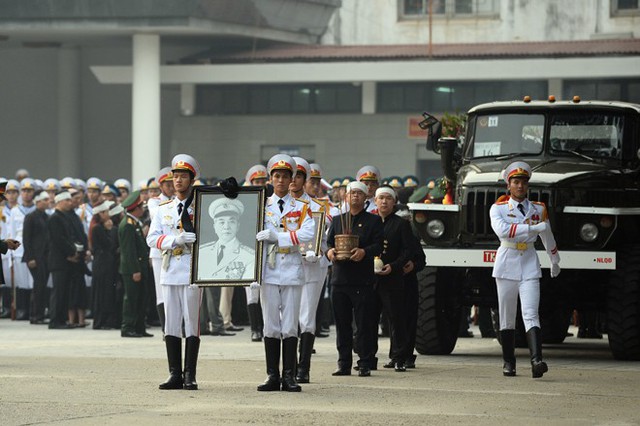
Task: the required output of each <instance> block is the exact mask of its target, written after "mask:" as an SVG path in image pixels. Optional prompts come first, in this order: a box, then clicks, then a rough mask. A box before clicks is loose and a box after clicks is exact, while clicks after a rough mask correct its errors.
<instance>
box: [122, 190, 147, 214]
mask: <svg viewBox="0 0 640 426" xmlns="http://www.w3.org/2000/svg"><path fill="white" fill-rule="evenodd" d="M140 204H142V198H140V190H137V191H133V192H132V193H131V194H129V196H128V197H127V198H125V199H124V201H123V202H122V207H124V208H125V209H126V210H127V211H128V212H130V211H133V210H134V209H135V208H136V207H138V206H139V205H140Z"/></svg>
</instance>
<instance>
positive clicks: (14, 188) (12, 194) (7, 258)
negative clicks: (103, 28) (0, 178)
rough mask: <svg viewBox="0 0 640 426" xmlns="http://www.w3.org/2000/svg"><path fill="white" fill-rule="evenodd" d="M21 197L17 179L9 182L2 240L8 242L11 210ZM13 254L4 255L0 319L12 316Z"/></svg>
mask: <svg viewBox="0 0 640 426" xmlns="http://www.w3.org/2000/svg"><path fill="white" fill-rule="evenodd" d="M19 196H20V182H18V181H17V180H15V179H9V180H7V184H6V187H5V198H6V201H5V203H4V206H2V207H1V209H2V210H1V211H0V239H2V240H7V239H10V237H9V221H10V220H11V209H12V208H13V207H14V206H16V205H17V203H18V197H19ZM11 258H12V254H11V252H7V253H5V254H3V255H2V273H3V275H4V279H5V284H6V286H4V287H0V295H1V297H2V312H0V318H8V317H9V316H10V315H11V309H10V306H11V297H12V291H11V278H12V275H11Z"/></svg>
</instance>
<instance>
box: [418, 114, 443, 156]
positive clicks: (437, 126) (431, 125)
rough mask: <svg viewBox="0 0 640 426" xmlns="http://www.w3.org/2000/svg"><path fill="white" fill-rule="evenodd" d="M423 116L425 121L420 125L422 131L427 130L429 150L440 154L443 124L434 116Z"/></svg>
mask: <svg viewBox="0 0 640 426" xmlns="http://www.w3.org/2000/svg"><path fill="white" fill-rule="evenodd" d="M422 116H423V117H424V120H422V121H421V122H420V123H418V126H420V128H421V129H423V130H427V131H428V134H427V149H428V150H429V151H433V152H435V153H436V154H440V146H438V139H440V136H441V135H442V123H440V121H439V120H438V119H437V118H435V117H434V116H433V115H431V114H429V113H427V112H423V113H422Z"/></svg>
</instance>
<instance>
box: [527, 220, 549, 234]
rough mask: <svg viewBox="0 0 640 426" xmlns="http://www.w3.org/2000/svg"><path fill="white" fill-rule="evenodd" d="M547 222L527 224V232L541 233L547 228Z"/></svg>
mask: <svg viewBox="0 0 640 426" xmlns="http://www.w3.org/2000/svg"><path fill="white" fill-rule="evenodd" d="M548 227H549V225H547V222H540V223H538V224H536V225H529V234H531V235H533V234H541V233H543V232H544V231H546V230H547V229H548Z"/></svg>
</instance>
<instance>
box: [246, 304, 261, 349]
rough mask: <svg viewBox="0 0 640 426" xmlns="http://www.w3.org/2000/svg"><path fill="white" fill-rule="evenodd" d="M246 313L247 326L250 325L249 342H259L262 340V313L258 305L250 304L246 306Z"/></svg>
mask: <svg viewBox="0 0 640 426" xmlns="http://www.w3.org/2000/svg"><path fill="white" fill-rule="evenodd" d="M247 312H248V313H249V324H251V341H252V342H260V341H261V340H262V324H261V322H260V320H261V319H262V312H261V310H260V304H258V303H250V304H248V305H247Z"/></svg>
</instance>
